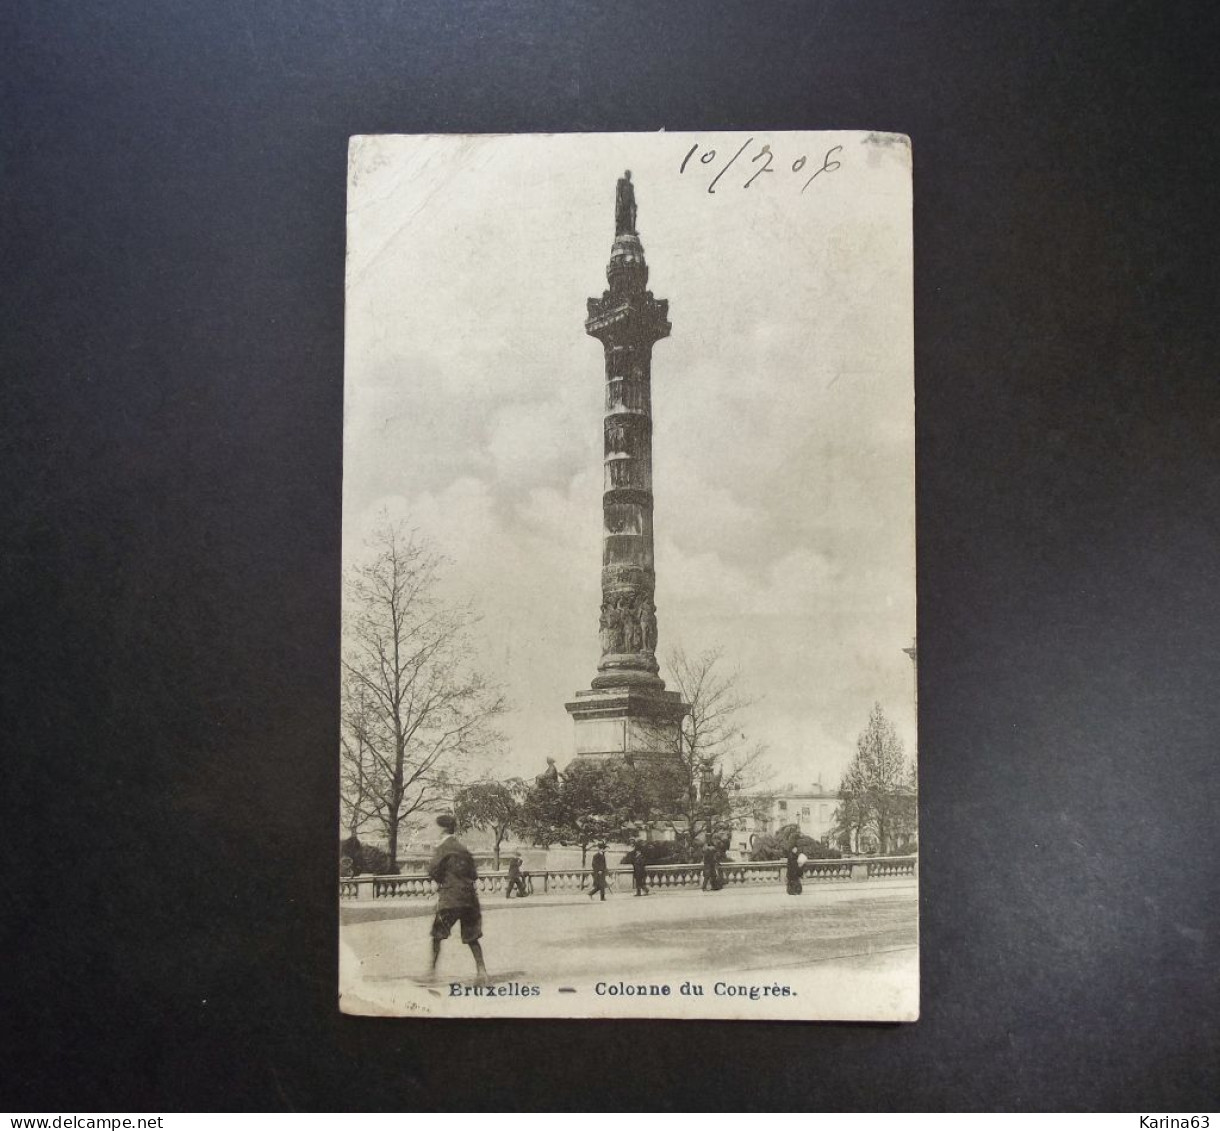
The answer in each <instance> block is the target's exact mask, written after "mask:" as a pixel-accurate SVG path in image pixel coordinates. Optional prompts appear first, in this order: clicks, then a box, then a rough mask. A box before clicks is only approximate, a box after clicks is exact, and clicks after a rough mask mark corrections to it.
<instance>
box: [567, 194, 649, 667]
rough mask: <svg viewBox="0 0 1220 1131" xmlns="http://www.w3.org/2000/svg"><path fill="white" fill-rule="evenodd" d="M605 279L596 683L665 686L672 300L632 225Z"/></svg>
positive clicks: (598, 318)
mask: <svg viewBox="0 0 1220 1131" xmlns="http://www.w3.org/2000/svg"><path fill="white" fill-rule="evenodd" d="M627 184H630V182H629V181H628V182H627ZM632 211H634V209H633V210H632ZM632 219H634V217H632ZM606 279H607V281H608V282H609V284H610V287H609V290H607V291H605V292H604V293H603V294H602V296H601V298H591V299H589V304H588V310H589V317H588V321H586V322H585V332H586V333H587V334H589V335H590V336H591V337H594V338H597V339H598V341H600V342H601V343H602V348H603V350H604V352H605V363H606V401H605V417H604V419H603V438H604V442H605V469H604V476H605V480H604V484H603V492H604V493H603V495H602V520H603V525H602V607H601V620H600V637H601V651H602V657H601V662H600V663H599V664H598V669H597V670H598V675H597V677H596V678H595V679H594V680H593V686H594V687H595V688H603V687H626V686H629V685H631V686H637V687H653V688H656V689H658V690H659V689H661V688H663V687H664V686H665V684H664V683H663V682H662V680H661V679H660V678H659V677H658V675H657V672H658V670H659V669H658V665H657V660H656V647H657V607H656V603H655V601H654V593H655V589H656V574H655V572H654V566H653V542H652V347H653V345H654V343H656V342H658V341H659V340H660V339H662V338H665V337H667V336H668V335H669V331H670V324H669V321H668V314H669V303H668V302H666V301H665V300H664V299H656V298H653V295H652V292H651V291H649V290H646V289H645V288H646V285H647V283H648V265H647V264H646V263H645V261H644V248H643V245H642V244H641V243H640V237H639V235H638V234H637V233H635V232H634V231H630V232H621V233H619V234H618V235H617V236H616V237H615V240H614V246H613V247H612V249H611V252H610V263H609V265H608V266H607V268H606Z"/></svg>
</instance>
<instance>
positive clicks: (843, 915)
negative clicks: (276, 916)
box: [342, 880, 918, 1016]
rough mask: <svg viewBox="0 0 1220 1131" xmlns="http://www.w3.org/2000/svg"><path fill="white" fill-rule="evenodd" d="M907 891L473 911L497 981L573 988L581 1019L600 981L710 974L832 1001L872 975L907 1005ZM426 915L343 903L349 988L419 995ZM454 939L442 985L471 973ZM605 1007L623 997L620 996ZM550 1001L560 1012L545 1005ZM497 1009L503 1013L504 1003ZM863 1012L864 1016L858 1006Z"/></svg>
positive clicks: (566, 900)
mask: <svg viewBox="0 0 1220 1131" xmlns="http://www.w3.org/2000/svg"><path fill="white" fill-rule="evenodd" d="M916 897H917V889H916V885H915V882H914V881H913V880H872V881H868V882H864V883H856V884H836V885H829V884H826V885H817V884H807V885H806V887H805V893H804V895H802V896H789V895H787V894H786V893H785V892H784V889H783V888H782V887H780V886H778V885H776V886H760V887H748V888H740V889H736V888H726V889H725V890H723V891H719V892H706V893H704V892H699V891H696V890H678V891H657V892H654V893H653V894H652V895H650V896H647V897H639V898H637V897H634V896H631V895H629V894H616V895H613V896H611V897H610V898H609V899H608V900H607V901H606V902H605V903H602V902H600V901H597V902H591V901H590V900H589V899H588V898H587V896H585V895H565V896H548V897H546V898H541V897H533V898H531V899H526V900H521V901H518V900H515V899H514V900H510V901H504V900H502V899H494V900H487V901H485V902H484V905H483V912H484V927H483V930H484V937H483V946H484V950H485V952H486V956H487V963H488V968H489V969H490V970H491V972H492V974H493V976H494V978H495V980H496V981H497V982H501V983H504V982H518V983H528V984H539V985H542V986H543V987H544V988H545V990H546V992H547V994H550V993H551V992H552V991H554V992H558V989H559V987H560V986H570V987H572V988H573V989H575V990H576V991H577V992H576V994H574V995H569V996H568V997H567V998H566V999H563V1004H564V1005H566V1006H567V1007H568V1008H569V1009H571V1010H572V1011H573V1012H574V1013H577V1014H579V1015H582V1016H596V1015H598V1014H597V1012H596V1010H597V1008H604V1007H605V1005H606V1002H607V1001H608V1000H609V998H607V997H606V995H605V993H604V992H603V993H602V994H598V993H597V992H596V986H597V985H598V984H599V983H602V984H603V990H604V989H605V987H606V986H609V985H610V984H613V983H617V982H619V981H622V982H625V983H630V984H632V985H635V984H664V983H668V984H670V985H671V986H672V987H673V992H675V993H676V991H677V986H678V985H680V983H681V982H682V981H684V980H697V981H699V982H701V983H707V986H708V990H707V992H708V993H710V992H711V988H712V987H713V986H714V985H715V984H717V983H718V982H720V981H726V982H732V983H740V984H753V983H755V982H758V981H760V980H761V981H771V982H775V981H777V980H779V981H785V980H787V981H789V982H791V984H792V985H794V986H804V987H806V988H807V990H808V991H809V992H810V993H811V994H816V996H818V997H819V998H820V999H826V998H827V993H828V991H830V990H832V989H834V990H835V991H836V992H834V993H832V994H831V995H830V996H831V997H832V998H833V999H834V1000H835V1001H840V1002H841V1000H842V997H843V994H844V993H846V992H847V990H848V989H849V988H850V987H853V986H854V987H855V988H856V991H857V992H858V991H859V989H860V987H861V986H865V985H867V984H868V983H869V981H870V979H871V980H874V981H877V982H878V983H879V984H880V983H884V984H885V986H886V987H887V988H888V990H887V992H890V991H893V990H894V987H896V986H897V987H900V988H901V987H904V986H905V987H907V988H908V989H909V990H910V993H908V994H907V996H906V997H905V998H903V1000H904V1003H905V1004H904V1006H903V1008H905V1009H908V1010H913V1009H914V1008H915V1007H914V1004H913V1003H914V993H915V989H916V987H917V980H918V967H917V949H916V948H917V945H918V907H917V898H916ZM431 916H432V904H431V901H415V900H410V901H402V902H390V901H378V902H376V903H368V904H363V905H360V904H355V905H353V904H348V905H345V906H344V907H343V908H342V922H343V927H342V942H343V955H344V983H345V986H346V987H347V994H346V996H347V997H348V998H359V999H361V1002H362V1003H363V1004H365V1005H369V1004H370V1003H372V1002H381V1003H383V1006H384V1008H390V1009H395V1008H401V1004H402V1001H403V999H404V996H405V997H410V996H412V995H414V996H416V997H418V994H419V987H418V985H417V982H418V979H419V978H420V976H421V975H422V974H423V972H424V971H425V969H426V966H427V956H428V950H429V928H430V925H431ZM456 933H457V932H456V931H455V938H454V939H452V940H450V941H449V942H447V943H446V944H445V945H444V948H443V950H442V956H441V965H440V968H439V971H438V973H439V974H440V976H441V979H442V981H443V982H444V983H445V984H446V985H447V984H449V983H450V982H454V981H459V982H466V981H469V980H470V978H471V976H472V974H473V963H472V961H471V957H470V953H469V951H468V950H467V948H466V947H464V946H462V945H461V944H460V943H459V942H458V941H457V939H456ZM800 992H801V993H805V992H806V990H801V991H800ZM904 992H905V991H904ZM434 996H435V995H434ZM900 996H901V994H900ZM908 999H909V1000H908ZM395 1003H397V1004H395ZM347 1004H348V1005H349V1006H350V1005H352V1004H353V1003H352V1001H351V1000H349V1001H348V1003H347ZM613 1004H614V1005H616V1006H617V1007H620V1008H621V1007H623V1006H624V1005H625V1003H624V1002H623V1000H622V999H621V998H620V999H617V1000H616V1001H614V1002H613ZM626 1004H628V1005H629V1006H630V1008H631V1009H635V1010H636V1012H637V1013H639V1015H675V1013H674V1011H673V1010H672V1009H670V1008H669V1006H670V1005H672V1004H673V1003H672V1002H671V1003H656V1002H653V1003H652V1006H653V1007H652V1008H651V1009H650V1010H647V1011H645V1012H644V1013H641V1012H640V1010H639V1008H638V1006H639V1005H640V1004H641V1003H638V1002H635V1003H626ZM658 1004H660V1005H664V1006H665V1008H658ZM687 1004H688V1005H689V1003H687ZM723 1004H724V1003H723V1002H722V1003H721V1005H723ZM788 1004H791V1003H788ZM802 1005H804V1006H806V1007H807V1008H806V1012H805V1013H804V1014H802V1015H806V1016H824V1015H828V1014H827V1013H825V1012H824V1011H818V1010H816V1009H814V1008H813V1004H812V1002H804V1003H802ZM357 1008H359V1006H357ZM551 1008H552V1011H554V1010H555V1009H556V1008H559V1006H557V1005H556V1004H555V1002H554V1001H553V1000H552V1006H551ZM755 1008H756V1010H757V1007H755ZM826 1008H830V1006H829V1005H827V1006H826ZM581 1009H584V1010H585V1012H581ZM811 1010H812V1012H811ZM359 1011H361V1012H383V1011H384V1009H383V1008H369V1009H363V1008H361V1009H360V1010H359ZM474 1012H476V1013H478V1012H481V1013H482V1014H484V1015H485V1014H487V1013H494V1012H496V1010H495V1009H488V1008H484V1009H482V1010H481V1011H480V1010H475V1011H474ZM499 1012H501V1013H506V1012H510V1011H506V1010H505V1009H504V1008H503V1007H502V1006H501V1007H500V1008H499ZM743 1015H749V1014H748V1013H746V1014H743ZM860 1015H870V1016H871V1015H873V1014H872V1013H870V1012H869V1011H868V1010H867V1009H866V1010H864V1011H863V1013H862V1014H860Z"/></svg>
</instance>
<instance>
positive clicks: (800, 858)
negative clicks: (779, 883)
mask: <svg viewBox="0 0 1220 1131" xmlns="http://www.w3.org/2000/svg"><path fill="white" fill-rule="evenodd" d="M807 859H808V858H807V857H806V856H805V854H804V853H803V852H798V851H797V849H796V845H795V844H794V845H793V846H792V847H791V848H790V849H788V864H787V871H788V894H789V895H800V894H801V892H802V891H804V890H805V889H804V888H803V886H802V885H801V872H802V871H803V870H804V867H805V861H806V860H807Z"/></svg>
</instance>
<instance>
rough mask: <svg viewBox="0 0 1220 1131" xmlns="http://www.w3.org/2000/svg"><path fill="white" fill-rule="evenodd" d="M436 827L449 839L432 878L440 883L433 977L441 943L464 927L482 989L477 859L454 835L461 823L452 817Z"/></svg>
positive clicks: (433, 867) (435, 857)
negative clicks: (476, 886) (475, 860)
mask: <svg viewBox="0 0 1220 1131" xmlns="http://www.w3.org/2000/svg"><path fill="white" fill-rule="evenodd" d="M436 823H437V824H438V825H439V826H440V827H441V829H442V830H443V831H444V833H445V836H444V838H443V839H442V840H441V842H440V844H438V845H437V846H436V852H435V853H434V854H433V856H432V863H431V864H430V865H429V866H428V875H429V876H431V877H432V878H433V879H434V880H435V881H436V886H437V896H438V898H437V901H436V916H435V918H433V920H432V966H431V970H430V974H431V975H432V977H435V976H436V960H437V959H438V958H440V956H441V943H442V942H443V941H444V940H445V939H447V938H448V937H449V933H450V932H451V931H452V930H453V924H454V923H457V922H460V923H461V924H462V942H464V943H465V944H466V945H467V946H468V947H470V953H471V954H473V955H474V961H475V966H476V968H477V970H478V980H479V984H480V985H485V984H486V983H487V981H488V978H487V967H486V965H484V963H483V948H482V947H481V946H480V945H479V939H481V938H482V937H483V911H482V909H481V908H480V907H479V896H478V893H477V892H476V890H475V881H476V880H477V879H478V878H479V873H478V871H477V870H476V868H475V866H474V857H473V856H471V855H470V852H469V850H468V849H467V848H466V846H465V845H464V844H463V843H462V842H461V841H460V840H458V838H457V837H456V836H455V835H454V834H455V831H456V829H457V822H456V821H455V820H454V819H453V817H452V816H450V815H449V814H448V813H442V814H441V815H440V816H439V817H437V818H436Z"/></svg>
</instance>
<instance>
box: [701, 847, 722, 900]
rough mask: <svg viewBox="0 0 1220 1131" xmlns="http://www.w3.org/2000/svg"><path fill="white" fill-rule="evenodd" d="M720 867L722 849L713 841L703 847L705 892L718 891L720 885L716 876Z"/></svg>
mask: <svg viewBox="0 0 1220 1131" xmlns="http://www.w3.org/2000/svg"><path fill="white" fill-rule="evenodd" d="M719 865H720V848H719V846H718V845H717V844H716V842H715V841H713V840H710V839H709V840H708V842H707V844H705V845H704V846H703V890H704V891H707V890H708V888H711V890H712V891H718V890H719V888H720V885H719V884H718V883H717V882H716V874H717V872H718V870H719Z"/></svg>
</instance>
